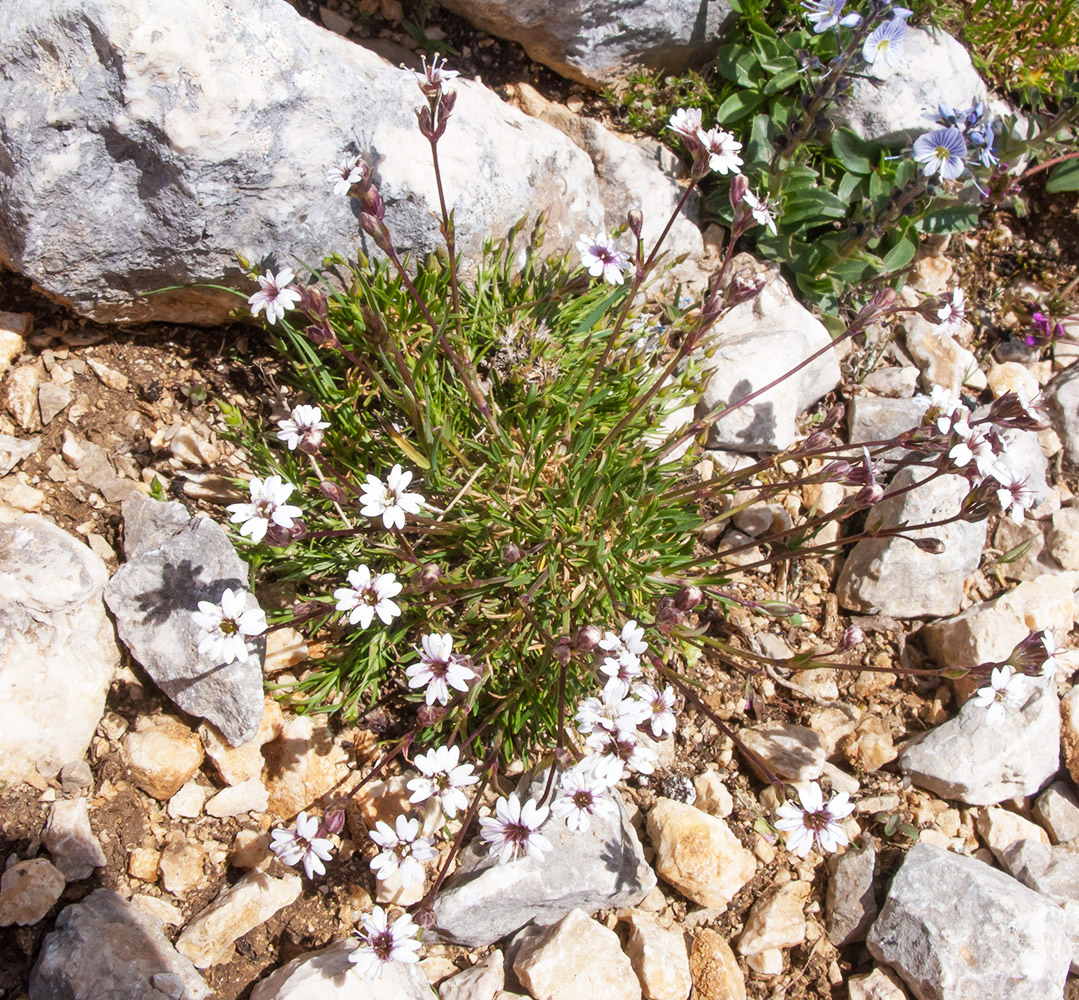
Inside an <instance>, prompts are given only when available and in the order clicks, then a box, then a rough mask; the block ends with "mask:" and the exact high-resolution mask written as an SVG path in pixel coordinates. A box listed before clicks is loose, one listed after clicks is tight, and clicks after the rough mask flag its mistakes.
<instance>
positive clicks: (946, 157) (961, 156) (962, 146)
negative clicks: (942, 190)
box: [913, 128, 967, 180]
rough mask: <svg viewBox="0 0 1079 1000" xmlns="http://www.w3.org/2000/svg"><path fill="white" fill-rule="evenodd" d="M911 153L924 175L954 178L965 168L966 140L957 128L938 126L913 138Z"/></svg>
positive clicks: (946, 178) (945, 178)
mask: <svg viewBox="0 0 1079 1000" xmlns="http://www.w3.org/2000/svg"><path fill="white" fill-rule="evenodd" d="M913 154H914V159H915V160H917V161H918V162H919V163H920V164H921V165H922V173H923V174H925V176H926V177H932V176H933V175H934V174H936V173H939V174H940V176H941V178H942V179H944V180H955V179H956V178H957V177H958V176H959V175H960V174H961V173H962V172H963V171H964V170H965V169H966V162H965V161H966V156H967V140H966V139H964V138H963V133H962V132H960V131H959V129H957V128H938V129H936V130H934V131H932V132H926V134H925V135H923V136H919V137H918V138H917V139H915V140H914V149H913Z"/></svg>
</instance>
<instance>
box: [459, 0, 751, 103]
mask: <svg viewBox="0 0 1079 1000" xmlns="http://www.w3.org/2000/svg"><path fill="white" fill-rule="evenodd" d="M443 6H444V7H445V8H446V9H447V10H452V11H453V12H454V13H455V14H459V15H460V16H461V17H463V18H466V19H467V20H469V21H471V22H472V23H473V24H474V25H476V27H478V28H482V29H483V30H484V31H489V32H490V33H491V34H492V35H498V36H499V37H501V38H509V39H512V40H513V41H515V42H517V43H519V44H520V45H521V46H522V47H523V48H524V50H525V51H526V52H527V53H528V54H529V56H531V57H532V58H533V59H535V60H536V62H540V63H543V64H544V65H545V66H549V67H550V68H551V69H553V70H554V71H555V72H556V73H559V74H560V75H562V76H566V77H569V78H570V79H572V80H579V81H580V82H581V83H586V84H588V85H590V86H603V85H604V84H611V83H616V82H618V81H620V80H624V79H625V77H626V75H627V74H628V73H629V72H630V71H632V70H633V69H635V68H640V67H642V66H643V67H647V68H649V69H656V70H665V71H667V72H679V71H681V70H683V69H685V68H686V67H687V66H688V65H690V64H691V63H693V62H695V61H699V60H703V59H707V58H709V57H711V56H712V55H713V54H714V53H715V47H716V39H717V38H718V37H722V34H723V29H724V27H725V26H726V25H727V24H728V23H729V22H730V20H731V18H732V16H733V15H732V13H731V8H730V6H729V5H728V4H727V3H726V2H724V0H718V2H709V3H705V4H702V3H700V2H698V0H660V2H655V0H649V2H646V0H569V2H563V3H558V2H556V0H523V2H521V0H518V2H517V3H512V2H510V0H446V2H445V3H444V4H443Z"/></svg>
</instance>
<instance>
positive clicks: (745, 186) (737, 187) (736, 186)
mask: <svg viewBox="0 0 1079 1000" xmlns="http://www.w3.org/2000/svg"><path fill="white" fill-rule="evenodd" d="M748 190H749V181H748V180H747V179H746V175H745V174H735V175H734V179H733V180H732V181H731V186H730V190H729V191H728V192H727V194H728V196H729V197H730V200H731V208H735V209H736V208H738V206H739V205H741V204H742V199H743V198H744V197H745V196H746V192H747V191H748Z"/></svg>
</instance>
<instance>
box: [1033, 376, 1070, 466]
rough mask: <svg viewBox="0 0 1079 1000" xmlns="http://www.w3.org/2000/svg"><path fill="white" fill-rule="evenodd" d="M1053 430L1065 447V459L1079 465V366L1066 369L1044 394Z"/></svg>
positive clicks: (1048, 386) (1049, 385) (1046, 388)
mask: <svg viewBox="0 0 1079 1000" xmlns="http://www.w3.org/2000/svg"><path fill="white" fill-rule="evenodd" d="M1042 397H1043V399H1044V400H1045V405H1046V408H1047V409H1048V410H1049V416H1050V418H1051V419H1052V422H1053V430H1055V431H1056V432H1057V434H1058V435H1060V441H1061V444H1063V445H1064V458H1065V459H1066V460H1067V461H1068V462H1069V463H1070V464H1071V465H1079V365H1071V366H1070V367H1068V368H1065V369H1064V371H1062V372H1061V373H1060V374H1059V375H1057V376H1056V378H1054V379H1053V381H1052V382H1050V383H1049V384H1048V385H1047V386H1046V387H1045V390H1044V391H1043V393H1042Z"/></svg>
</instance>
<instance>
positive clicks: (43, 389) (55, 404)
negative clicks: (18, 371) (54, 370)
mask: <svg viewBox="0 0 1079 1000" xmlns="http://www.w3.org/2000/svg"><path fill="white" fill-rule="evenodd" d="M74 398H75V397H74V396H73V395H72V393H71V390H70V389H69V388H68V387H67V386H66V385H60V384H59V383H57V382H44V383H42V385H41V386H40V388H39V389H38V391H37V405H38V409H39V410H40V411H41V425H42V426H43V427H48V426H49V424H51V423H52V422H53V420H55V419H56V417H57V416H58V415H59V414H60V412H61V411H62V410H63V409H64V407H65V406H67V405H68V404H69V403H70V402H71V400H72V399H74Z"/></svg>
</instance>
